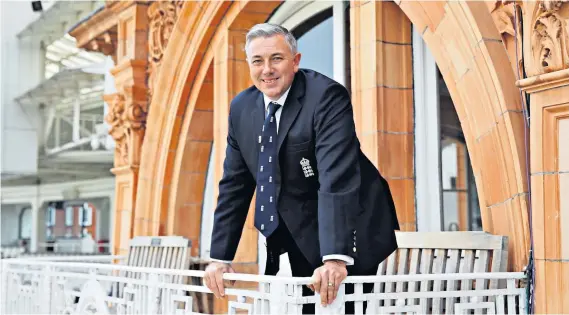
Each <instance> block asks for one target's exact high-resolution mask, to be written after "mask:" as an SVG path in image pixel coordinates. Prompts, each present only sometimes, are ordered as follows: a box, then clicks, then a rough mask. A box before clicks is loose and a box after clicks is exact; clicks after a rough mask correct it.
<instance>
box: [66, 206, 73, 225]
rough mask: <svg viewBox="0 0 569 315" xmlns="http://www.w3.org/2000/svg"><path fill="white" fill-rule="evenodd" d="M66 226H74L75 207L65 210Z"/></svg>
mask: <svg viewBox="0 0 569 315" xmlns="http://www.w3.org/2000/svg"><path fill="white" fill-rule="evenodd" d="M65 226H73V207H67V208H65Z"/></svg>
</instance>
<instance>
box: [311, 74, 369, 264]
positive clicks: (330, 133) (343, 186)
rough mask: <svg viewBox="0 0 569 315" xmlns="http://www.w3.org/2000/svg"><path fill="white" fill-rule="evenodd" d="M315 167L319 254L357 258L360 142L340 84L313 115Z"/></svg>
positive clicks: (330, 90) (330, 89) (329, 89)
mask: <svg viewBox="0 0 569 315" xmlns="http://www.w3.org/2000/svg"><path fill="white" fill-rule="evenodd" d="M314 128H315V150H316V151H315V153H316V161H317V167H318V174H319V175H318V181H319V184H320V189H319V191H318V229H319V231H318V236H319V239H320V254H321V256H327V255H334V254H339V255H347V256H350V257H352V258H356V257H357V252H355V251H354V250H353V248H355V247H354V236H355V235H354V233H353V231H354V230H355V222H356V220H355V218H356V215H357V213H358V212H359V211H360V201H359V193H360V184H361V175H360V164H359V142H358V140H357V136H356V130H355V124H354V118H353V109H352V103H351V101H350V96H349V94H348V91H347V90H346V89H345V88H344V87H343V86H342V85H340V84H338V83H333V84H330V85H329V86H328V87H327V88H326V90H325V92H324V94H323V97H322V99H321V101H320V102H319V104H318V105H317V107H316V109H315V112H314Z"/></svg>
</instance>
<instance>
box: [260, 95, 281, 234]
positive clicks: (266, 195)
mask: <svg viewBox="0 0 569 315" xmlns="http://www.w3.org/2000/svg"><path fill="white" fill-rule="evenodd" d="M280 107H281V105H279V104H278V103H275V102H271V103H269V114H268V115H267V118H266V119H265V123H264V124H263V130H262V132H261V135H260V136H259V139H258V141H259V145H260V149H259V160H258V162H257V197H256V199H255V227H256V228H257V229H258V230H259V231H261V233H262V234H263V235H264V236H265V237H269V236H270V235H271V234H272V233H273V232H274V231H275V230H276V229H277V226H278V225H279V216H278V214H277V200H276V198H277V197H276V192H277V190H276V186H275V178H276V176H275V173H276V172H277V167H276V165H275V163H276V162H277V159H276V156H277V119H276V118H275V113H276V111H277V110H278V109H279V108H280Z"/></svg>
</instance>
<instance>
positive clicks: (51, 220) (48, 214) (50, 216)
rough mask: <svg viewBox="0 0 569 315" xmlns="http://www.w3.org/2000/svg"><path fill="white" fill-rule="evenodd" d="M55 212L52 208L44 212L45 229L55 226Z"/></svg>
mask: <svg viewBox="0 0 569 315" xmlns="http://www.w3.org/2000/svg"><path fill="white" fill-rule="evenodd" d="M55 211H56V209H55V208H54V207H48V208H47V209H46V210H45V225H46V226H47V227H52V226H55Z"/></svg>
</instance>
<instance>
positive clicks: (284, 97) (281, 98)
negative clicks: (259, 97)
mask: <svg viewBox="0 0 569 315" xmlns="http://www.w3.org/2000/svg"><path fill="white" fill-rule="evenodd" d="M291 87H292V85H291V86H289V88H288V89H287V90H286V91H285V92H284V93H283V95H282V96H281V97H280V98H279V99H278V100H276V102H277V103H278V104H279V105H281V106H284V104H285V101H286V98H287V96H288V92H290V88H291ZM263 100H264V101H265V110H268V107H269V103H270V102H274V101H272V100H271V99H270V98H269V97H268V96H266V95H265V94H263Z"/></svg>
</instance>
